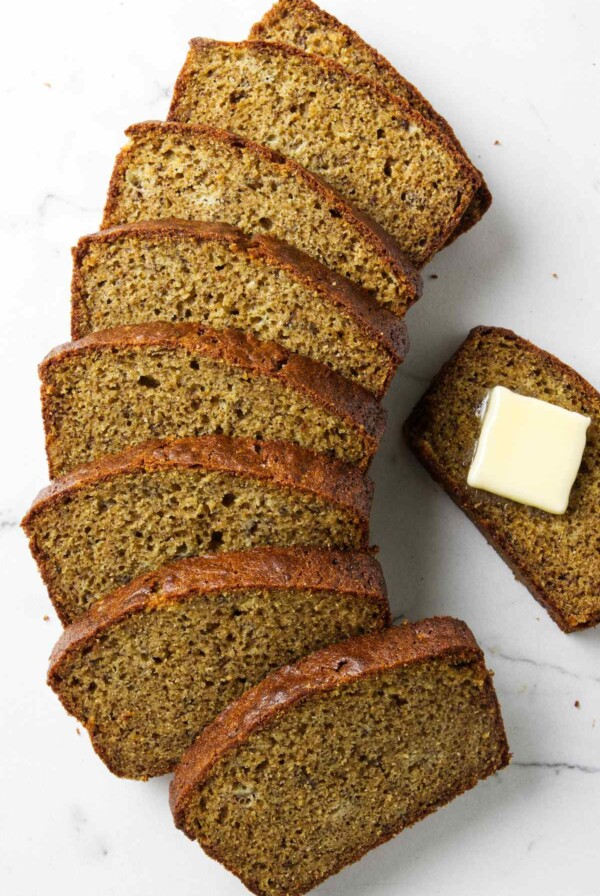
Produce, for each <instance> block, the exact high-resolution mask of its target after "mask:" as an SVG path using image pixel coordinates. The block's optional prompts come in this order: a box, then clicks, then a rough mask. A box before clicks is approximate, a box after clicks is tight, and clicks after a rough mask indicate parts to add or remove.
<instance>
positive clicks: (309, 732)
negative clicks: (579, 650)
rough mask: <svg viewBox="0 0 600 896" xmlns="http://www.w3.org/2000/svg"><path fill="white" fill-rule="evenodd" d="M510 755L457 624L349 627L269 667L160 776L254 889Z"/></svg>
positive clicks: (478, 659)
mask: <svg viewBox="0 0 600 896" xmlns="http://www.w3.org/2000/svg"><path fill="white" fill-rule="evenodd" d="M508 761H509V753H508V746H507V743H506V736H505V734H504V727H503V724H502V718H501V715H500V708H499V706H498V701H497V699H496V695H495V693H494V688H493V686H492V680H491V676H490V673H489V672H488V671H487V669H486V667H485V663H484V659H483V654H482V652H481V650H480V649H479V647H478V646H477V643H476V642H475V639H474V637H473V635H472V634H471V632H470V631H469V629H468V628H467V626H466V625H465V624H464V623H462V622H459V621H458V620H456V619H448V618H437V619H429V620H425V621H424V622H418V623H416V624H414V625H405V626H402V627H400V628H390V629H387V630H386V631H384V632H383V633H381V634H373V635H365V636H363V637H361V638H353V639H351V640H349V641H345V642H343V643H341V644H336V645H333V646H331V647H327V648H325V649H324V650H321V651H319V652H318V653H316V654H313V655H312V656H309V657H306V658H305V659H303V660H300V661H299V662H298V663H296V665H294V666H288V667H286V668H283V669H280V670H278V671H276V672H273V673H271V674H270V675H269V676H268V677H267V678H265V679H264V681H263V682H261V683H260V684H259V685H257V686H256V687H254V688H252V689H251V690H249V691H247V692H246V693H245V694H244V695H243V696H242V697H240V698H239V699H238V700H237V701H236V702H235V703H233V704H232V705H231V706H230V707H228V709H226V710H224V712H222V713H221V715H220V716H219V717H218V718H217V719H216V720H215V721H214V722H213V723H212V724H211V725H209V726H208V727H206V728H205V729H204V731H203V732H202V734H201V735H200V737H199V738H198V739H197V740H196V742H195V744H194V745H193V746H192V747H191V748H190V749H189V750H188V752H187V753H186V754H185V756H184V758H183V760H182V762H181V764H180V765H179V767H178V768H177V769H176V771H175V777H174V779H173V782H172V784H171V808H172V810H173V815H174V818H175V822H176V824H177V826H178V827H180V828H181V829H182V830H183V831H184V832H185V833H186V834H187V835H188V837H190V838H191V839H193V840H197V841H198V842H199V843H200V845H201V846H202V847H203V849H204V850H205V851H206V852H207V853H208V854H209V855H210V856H212V857H213V858H214V859H217V860H218V861H220V862H222V863H223V864H224V865H225V866H226V867H227V868H228V869H229V870H230V871H233V873H234V874H236V875H238V876H239V877H240V878H241V880H242V881H243V883H244V884H245V885H246V886H247V887H248V889H249V890H250V891H251V892H252V893H255V894H257V896H300V894H302V893H306V892H307V891H308V890H310V889H312V887H315V886H317V884H319V883H320V882H321V881H322V880H324V879H325V878H327V877H329V876H330V875H331V874H335V873H336V872H337V871H339V870H340V869H341V868H343V867H344V866H345V865H348V864H350V863H351V862H354V861H356V860H357V859H358V858H360V857H361V856H362V855H363V854H364V853H365V852H367V851H368V850H369V849H372V848H373V847H374V846H378V845H379V844H380V843H383V842H384V841H386V840H389V839H390V838H391V837H393V836H394V835H395V834H397V833H398V832H399V831H402V830H403V829H404V828H407V827H409V826H410V825H412V824H414V823H415V822H417V821H419V820H420V819H422V818H424V817H425V816H426V815H429V814H430V813H431V812H434V811H435V810H436V809H438V808H439V807H440V806H443V805H444V804H445V803H448V802H449V801H450V800H452V799H453V798H454V797H456V796H458V795H459V794H461V793H463V792H464V791H465V790H468V789H469V788H471V787H473V786H474V785H475V784H477V782H478V781H479V780H481V779H482V778H486V777H487V776H488V775H491V774H492V773H493V772H495V771H497V770H498V769H500V768H502V767H503V766H505V765H506V764H507V762H508Z"/></svg>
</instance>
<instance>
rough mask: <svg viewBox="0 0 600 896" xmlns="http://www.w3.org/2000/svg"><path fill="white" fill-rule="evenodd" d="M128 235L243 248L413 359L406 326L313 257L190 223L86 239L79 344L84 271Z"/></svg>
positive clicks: (262, 238)
mask: <svg viewBox="0 0 600 896" xmlns="http://www.w3.org/2000/svg"><path fill="white" fill-rule="evenodd" d="M128 234H131V235H139V236H141V237H143V236H145V235H149V236H153V237H160V238H165V239H179V238H181V237H187V238H189V239H193V240H196V241H197V242H198V243H201V242H205V241H213V242H221V243H227V244H232V245H235V246H239V248H240V250H241V251H244V252H247V253H248V254H249V255H250V256H251V257H255V258H259V259H261V260H264V261H266V262H268V263H269V264H272V265H273V266H274V267H279V268H281V269H283V270H286V271H289V272H291V273H292V274H293V276H294V277H296V278H297V279H298V280H300V281H301V282H303V283H305V284H306V285H309V286H311V287H313V288H314V289H315V290H317V291H318V292H319V293H320V294H321V295H323V296H324V297H325V298H327V299H328V300H329V301H330V302H332V303H333V304H334V305H337V306H338V307H340V308H342V309H343V310H344V312H346V313H347V314H348V315H349V316H350V317H352V318H353V319H354V320H355V321H356V322H357V323H358V324H359V326H360V327H361V328H364V330H365V331H366V332H367V333H368V334H369V335H370V336H373V337H374V338H376V339H377V340H378V341H379V342H380V344H381V345H382V347H383V348H384V349H385V350H386V351H387V352H389V353H390V354H391V355H393V356H394V358H395V360H396V362H397V363H401V362H402V361H403V360H404V358H405V357H406V355H407V353H408V347H409V344H408V331H407V327H406V323H405V322H404V321H403V320H400V319H399V318H398V317H397V315H395V314H393V313H392V312H391V311H389V310H388V309H387V308H384V307H383V306H382V305H380V304H379V302H376V301H375V299H374V298H373V297H372V296H371V295H370V294H369V293H368V292H367V291H366V290H364V289H361V288H360V287H359V286H358V285H357V284H356V283H352V282H351V281H350V280H348V279H347V278H346V277H344V276H342V275H341V274H334V273H333V272H332V271H330V270H329V268H327V267H325V265H323V264H321V263H320V262H319V261H317V260H316V259H315V258H312V257H311V256H310V255H306V254H305V253H304V252H301V251H300V250H299V249H297V248H295V247H294V246H291V245H289V244H288V243H285V242H283V240H279V239H277V238H276V237H273V236H270V235H268V234H264V235H261V234H256V235H254V236H252V237H250V236H248V235H246V234H245V233H243V232H242V231H241V230H240V229H239V228H237V227H233V226H232V225H231V224H224V223H222V222H218V221H184V220H181V219H174V218H164V219H162V220H157V221H133V222H131V223H129V224H120V225H117V226H116V227H111V228H109V229H108V230H101V231H100V232H99V233H94V234H89V235H87V236H83V237H81V239H80V240H79V241H78V243H77V246H75V247H74V249H73V261H74V270H73V281H72V285H71V297H72V306H71V307H72V333H73V339H78V338H80V337H81V336H83V335H84V334H83V332H82V330H81V325H80V320H81V315H82V307H81V303H82V283H81V274H80V266H81V262H82V261H83V259H84V257H85V256H86V255H87V253H88V252H89V249H90V246H91V245H92V244H93V243H111V242H117V241H118V240H120V239H121V238H122V237H123V236H126V235H128Z"/></svg>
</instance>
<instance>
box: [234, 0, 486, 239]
mask: <svg viewBox="0 0 600 896" xmlns="http://www.w3.org/2000/svg"><path fill="white" fill-rule="evenodd" d="M296 10H303V11H304V12H305V13H307V14H308V15H309V16H310V17H311V18H312V19H313V20H316V21H318V22H319V24H320V25H322V26H323V27H324V28H326V29H328V30H335V31H337V32H338V33H339V34H342V35H344V37H345V38H346V40H347V41H348V42H349V43H350V44H352V43H354V44H357V45H358V46H359V47H360V48H361V49H363V50H364V51H365V52H366V53H368V54H369V56H370V57H371V59H372V61H373V63H374V65H375V66H376V67H377V70H378V71H379V72H381V76H382V78H386V79H387V80H386V83H389V81H390V80H392V81H396V82H397V84H398V85H399V88H400V89H401V90H402V91H404V93H406V94H408V96H409V99H408V103H409V105H411V106H414V107H415V109H416V110H417V111H419V112H420V114H421V115H422V116H423V117H424V118H426V119H428V120H429V121H432V122H433V123H434V124H435V125H436V127H438V128H439V130H440V131H442V132H443V133H444V134H446V136H447V137H448V138H449V139H450V140H451V141H452V142H453V143H454V145H455V146H456V148H457V150H458V151H459V152H460V153H461V154H462V155H463V156H464V157H465V158H466V159H467V160H468V161H470V160H469V157H468V155H467V153H466V151H465V149H464V148H463V146H462V144H461V143H460V141H459V139H458V137H457V136H456V134H455V132H454V130H453V128H452V127H451V125H450V124H449V122H448V121H446V119H445V118H444V117H443V116H442V115H440V114H439V112H437V111H436V110H435V109H434V108H433V106H432V105H431V103H430V102H429V101H428V100H427V99H426V98H425V97H424V96H423V94H422V93H421V92H420V91H419V90H418V89H417V88H416V87H415V86H414V84H412V83H411V82H410V81H408V80H407V79H406V78H405V77H404V76H403V75H401V74H400V72H399V71H398V70H397V69H396V68H395V67H394V66H393V65H392V63H391V62H390V61H389V60H388V59H386V58H385V56H382V54H381V53H380V52H379V51H378V50H376V49H375V47H372V46H371V45H370V44H368V43H367V42H366V41H365V40H363V38H362V37H361V36H360V35H359V34H357V32H356V31H353V30H352V28H350V27H349V26H348V25H345V24H344V23H343V22H340V21H339V20H338V19H336V18H335V16H333V15H331V13H329V12H327V11H326V10H324V9H321V7H320V6H317V4H316V3H313V2H312V0H278V2H276V3H275V4H274V5H273V6H272V7H271V9H269V10H268V11H267V12H266V13H265V15H264V16H263V18H262V19H261V20H260V22H257V23H256V24H255V25H253V26H252V28H251V30H250V34H249V35H248V39H249V40H253V41H265V40H269V37H268V35H269V31H270V27H271V25H275V24H276V23H277V21H278V20H280V19H282V18H284V17H285V15H286V14H287V12H289V13H292V14H293V13H294V12H295V11H296ZM388 89H389V88H388ZM392 92H393V91H392ZM477 173H478V174H479V176H480V178H481V183H480V185H479V187H478V189H477V190H476V192H475V194H474V195H473V197H472V199H471V202H470V203H469V205H468V206H467V208H466V209H465V212H464V214H463V216H462V218H461V219H460V221H459V223H458V225H457V226H456V228H455V230H454V231H453V232H452V233H451V234H450V235H449V236H448V238H447V239H446V242H445V245H446V246H449V245H450V244H451V243H453V242H454V240H455V239H457V238H458V237H459V236H461V234H463V233H466V231H467V230H470V229H471V227H474V225H475V224H477V222H478V221H480V220H481V218H482V217H483V216H484V215H485V213H486V212H487V210H488V209H489V207H490V206H491V204H492V194H491V192H490V190H489V187H488V186H487V184H486V182H485V180H484V178H483V175H482V174H481V172H480V171H479V170H478V169H477Z"/></svg>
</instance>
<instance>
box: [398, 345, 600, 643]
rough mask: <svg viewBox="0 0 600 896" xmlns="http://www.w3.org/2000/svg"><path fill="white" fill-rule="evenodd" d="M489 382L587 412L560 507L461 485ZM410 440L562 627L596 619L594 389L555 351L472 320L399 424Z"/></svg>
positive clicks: (598, 470) (598, 484) (598, 457)
mask: <svg viewBox="0 0 600 896" xmlns="http://www.w3.org/2000/svg"><path fill="white" fill-rule="evenodd" d="M494 386H506V387H507V388H509V389H512V390H514V391H515V392H518V393H520V394H522V395H528V396H531V397H533V398H540V399H542V400H543V401H550V402H552V403H553V404H556V405H558V406H559V407H563V408H566V409H567V410H570V411H576V412H578V413H580V414H585V415H587V416H589V417H591V418H592V423H591V425H590V427H589V429H588V432H587V445H586V448H585V452H584V455H583V460H582V464H581V468H580V471H579V475H578V476H577V479H576V480H575V484H574V486H573V489H572V491H571V499H570V502H569V506H568V508H567V511H566V513H564V514H562V515H559V516H556V515H553V514H549V513H545V512H544V511H542V510H536V509H535V508H533V507H527V506H525V505H523V504H518V503H516V502H515V501H510V500H508V499H506V498H498V497H497V496H496V495H493V494H491V493H489V492H485V491H481V490H479V489H475V488H471V487H470V486H469V485H467V473H468V470H469V466H470V463H471V460H472V458H473V454H474V451H475V445H476V441H477V438H478V436H479V429H480V426H481V420H480V417H479V415H478V409H479V408H480V406H481V403H482V401H483V400H484V398H485V396H486V393H487V392H488V390H489V389H491V388H493V387H494ZM404 431H405V434H406V438H407V441H408V444H409V445H410V447H411V448H412V450H413V451H414V453H415V454H416V456H417V457H418V458H419V460H420V461H421V463H423V464H424V466H425V467H426V468H427V470H429V472H430V473H431V475H432V476H433V477H434V479H436V480H437V481H438V482H439V483H440V484H441V485H442V487H443V488H444V489H445V490H446V491H447V492H448V494H449V495H450V497H451V498H452V500H453V501H455V503H456V504H458V506H459V507H460V508H461V509H462V510H464V511H465V513H466V514H467V516H468V517H469V518H470V519H471V520H472V521H473V522H474V523H475V525H476V526H477V528H478V529H479V530H480V531H481V532H482V533H483V535H484V536H485V538H487V540H488V541H489V543H490V544H491V545H492V547H494V548H495V549H496V550H497V551H498V553H499V554H500V555H501V556H502V557H503V558H504V560H506V562H507V563H508V565H509V566H510V568H511V569H512V571H513V573H514V574H515V576H516V577H517V578H518V579H519V580H520V581H522V582H523V584H525V585H526V587H527V588H528V589H529V590H530V592H531V593H532V594H533V596H534V597H535V598H536V600H538V601H539V602H540V603H541V604H542V605H543V606H544V607H545V608H546V609H547V610H548V612H549V613H550V615H551V617H552V618H553V619H554V621H555V622H556V623H557V624H558V625H559V626H560V627H561V628H562V629H563V631H574V630H576V629H579V628H585V627H587V626H590V625H596V624H597V623H598V622H600V530H599V528H598V519H599V514H600V395H598V392H597V391H596V390H595V389H594V388H593V387H592V386H591V385H590V384H589V383H587V382H586V381H585V380H584V379H583V377H581V376H579V374H577V373H576V372H575V371H574V370H573V369H572V368H570V367H567V365H566V364H563V363H562V362H561V361H559V360H558V358H555V357H554V356H553V355H550V354H548V353H547V352H544V351H542V349H540V348H537V346H535V345H533V344H532V343H531V342H528V341H527V340H526V339H522V338H520V337H519V336H517V335H516V334H515V333H513V332H511V331H510V330H505V329H501V328H499V327H476V328H475V329H474V330H472V331H471V333H470V334H469V336H468V337H467V339H466V340H465V342H464V343H463V344H462V345H461V346H460V348H459V349H458V351H457V352H456V354H455V355H454V356H453V357H452V358H451V359H450V360H449V361H448V362H447V363H446V364H445V365H444V367H443V368H442V370H441V371H440V372H439V374H438V375H437V376H436V378H435V379H434V380H433V382H432V384H431V386H430V387H429V389H428V390H427V392H426V393H425V395H424V396H423V398H422V399H421V401H420V402H419V403H418V404H417V406H416V408H415V409H414V411H413V412H412V414H411V415H410V417H409V418H408V420H407V421H406V424H405V427H404Z"/></svg>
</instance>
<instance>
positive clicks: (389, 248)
mask: <svg viewBox="0 0 600 896" xmlns="http://www.w3.org/2000/svg"><path fill="white" fill-rule="evenodd" d="M157 132H158V133H165V132H170V133H175V134H179V135H180V136H182V137H185V138H187V139H190V140H191V139H202V140H207V141H212V142H213V143H217V144H219V143H221V144H224V145H228V146H231V147H234V148H238V149H241V150H243V151H244V152H247V153H251V154H253V155H254V156H257V157H259V158H261V159H264V160H265V161H266V162H267V163H268V164H271V165H276V166H281V167H282V168H283V169H285V171H286V172H287V173H288V174H289V175H290V176H292V177H293V178H294V179H295V180H297V181H299V182H302V183H303V184H304V185H305V186H306V187H307V188H308V189H309V190H310V191H311V192H313V193H316V194H317V195H319V196H320V197H321V198H322V199H323V200H324V201H325V202H327V203H328V205H329V207H331V208H333V209H335V210H336V212H338V213H339V216H340V217H342V218H343V219H344V220H345V221H346V222H347V223H348V224H349V226H351V227H352V228H353V229H355V230H356V231H357V232H358V233H359V234H360V236H361V237H362V239H364V240H365V242H367V243H368V244H369V245H370V246H371V248H372V250H373V254H374V255H376V256H377V257H378V258H379V259H380V260H381V261H382V264H384V265H386V266H388V267H389V268H391V270H392V271H393V273H394V276H395V277H396V278H397V279H398V281H399V282H400V283H403V284H405V285H406V290H407V295H409V296H410V298H409V299H408V304H409V305H410V304H412V303H413V302H415V301H417V299H419V298H420V296H421V291H422V288H423V283H422V280H421V275H420V274H419V272H418V271H417V269H416V268H415V267H414V266H413V265H412V264H411V263H410V261H409V260H408V258H407V257H406V255H405V254H404V253H403V252H402V250H401V249H400V246H399V245H398V243H397V242H396V240H395V239H393V237H391V236H390V235H389V234H388V233H387V232H386V231H385V230H384V229H383V227H380V226H379V224H377V223H376V222H375V221H373V220H372V219H371V218H369V217H368V215H365V214H364V213H363V212H361V211H360V210H359V209H357V208H355V207H354V206H353V205H351V204H350V203H349V202H347V201H346V200H345V199H343V198H342V196H340V194H339V193H338V192H337V191H336V190H334V189H333V188H332V187H330V186H329V184H326V183H325V181H323V180H321V178H319V177H317V176H316V175H314V174H311V173H310V172H308V171H307V170H306V169H305V168H303V167H302V166H301V165H298V163H297V162H294V161H293V160H292V159H288V158H286V157H285V156H282V155H281V154H280V153H277V152H275V151H274V150H271V149H269V148H268V147H266V146H262V145H261V144H259V143H254V142H253V141H252V140H247V139H246V138H243V137H239V136H238V135H237V134H232V133H231V132H230V131H224V130H220V129H219V128H213V127H208V126H205V125H198V124H183V123H182V122H178V121H144V122H141V123H139V124H134V125H131V126H130V127H129V128H127V130H126V131H125V134H126V136H127V137H129V138H130V140H131V141H133V140H135V138H136V137H138V136H143V135H145V134H149V133H157ZM130 147H131V143H130V144H128V145H126V146H124V147H123V149H122V150H121V152H120V153H119V155H118V156H117V159H116V161H115V166H114V169H113V172H112V176H111V179H110V184H109V187H108V195H107V198H106V205H105V207H104V217H103V220H102V225H101V226H102V228H108V227H112V226H114V225H116V224H121V223H122V221H120V220H119V218H118V215H117V209H118V201H119V193H120V187H121V182H122V180H123V177H124V172H125V170H126V168H127V158H128V155H129V153H130V151H131V150H130Z"/></svg>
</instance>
